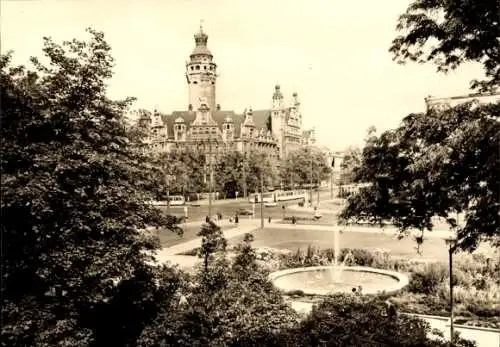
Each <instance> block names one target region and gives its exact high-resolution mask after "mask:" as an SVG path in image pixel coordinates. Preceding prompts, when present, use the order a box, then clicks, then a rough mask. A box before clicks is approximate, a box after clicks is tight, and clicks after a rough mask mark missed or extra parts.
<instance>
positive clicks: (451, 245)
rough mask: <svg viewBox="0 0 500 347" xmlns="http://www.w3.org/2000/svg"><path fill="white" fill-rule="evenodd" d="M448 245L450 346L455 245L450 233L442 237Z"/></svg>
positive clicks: (451, 342)
mask: <svg viewBox="0 0 500 347" xmlns="http://www.w3.org/2000/svg"><path fill="white" fill-rule="evenodd" d="M444 242H445V243H446V245H447V246H448V257H449V268H450V346H453V336H454V325H453V315H454V312H453V305H454V302H453V253H454V252H455V249H456V246H457V238H456V236H455V235H450V236H449V237H447V238H445V239H444Z"/></svg>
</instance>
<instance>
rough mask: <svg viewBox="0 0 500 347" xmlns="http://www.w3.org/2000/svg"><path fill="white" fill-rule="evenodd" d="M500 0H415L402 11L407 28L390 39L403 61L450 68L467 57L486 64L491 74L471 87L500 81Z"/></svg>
mask: <svg viewBox="0 0 500 347" xmlns="http://www.w3.org/2000/svg"><path fill="white" fill-rule="evenodd" d="M499 13H500V2H499V1H498V0H482V1H476V0H414V1H412V3H411V4H410V5H409V6H408V9H407V10H406V13H404V14H403V15H401V16H400V17H399V22H398V25H397V29H398V30H400V31H401V32H402V34H401V35H399V36H397V37H396V38H395V39H394V40H393V42H392V45H391V48H390V51H391V52H392V53H393V54H394V59H396V60H397V61H398V62H400V63H404V62H406V61H416V62H420V63H425V62H432V63H434V64H435V65H437V68H438V71H441V72H447V71H449V70H453V69H455V68H457V67H458V66H459V65H461V64H462V63H466V62H477V63H480V64H481V65H482V66H483V69H484V71H485V75H486V79H485V80H483V81H478V80H474V81H472V83H471V87H472V88H477V89H479V90H480V91H485V90H495V89H497V88H498V87H499V86H500V15H499Z"/></svg>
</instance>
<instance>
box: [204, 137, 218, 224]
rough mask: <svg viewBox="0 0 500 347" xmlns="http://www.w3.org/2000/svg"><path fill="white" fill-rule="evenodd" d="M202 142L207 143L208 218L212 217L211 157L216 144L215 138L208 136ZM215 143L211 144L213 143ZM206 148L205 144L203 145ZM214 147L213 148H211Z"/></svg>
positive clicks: (216, 148) (215, 151)
mask: <svg viewBox="0 0 500 347" xmlns="http://www.w3.org/2000/svg"><path fill="white" fill-rule="evenodd" d="M204 142H205V143H204V144H208V151H206V152H205V153H207V154H208V158H207V159H208V171H209V181H208V218H210V219H211V218H212V195H213V180H214V168H213V157H214V156H215V154H216V153H217V150H218V148H219V147H218V145H217V140H216V139H212V138H208V139H206V140H205V141H204ZM214 142H215V144H214V145H213V143H214ZM204 147H205V148H206V146H204ZM214 148H215V150H213V149H214Z"/></svg>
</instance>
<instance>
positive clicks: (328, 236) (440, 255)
mask: <svg viewBox="0 0 500 347" xmlns="http://www.w3.org/2000/svg"><path fill="white" fill-rule="evenodd" d="M254 236H255V241H254V243H253V246H254V247H257V248H258V247H272V248H278V249H289V250H292V251H294V250H296V249H298V248H300V249H302V250H305V249H307V246H308V245H311V246H314V247H317V248H321V249H324V248H334V238H333V232H331V231H319V230H304V229H300V225H297V226H295V227H292V226H291V227H290V229H277V228H276V229H274V228H265V229H264V230H263V231H255V232H254ZM242 238H243V237H242V236H241V237H237V238H233V239H231V240H229V244H230V245H234V244H237V243H238V242H240V241H241V240H242ZM339 240H340V241H339V243H340V248H363V249H367V250H372V251H373V250H376V249H384V250H387V251H389V252H390V254H391V256H393V257H407V258H425V259H435V260H447V255H448V252H447V248H446V246H445V244H444V241H443V240H442V239H441V238H438V237H429V238H427V239H425V240H424V244H423V245H422V247H421V251H422V255H418V254H417V251H416V248H415V247H416V242H415V241H414V240H413V239H412V238H411V237H408V238H404V239H402V240H398V239H396V238H395V237H394V236H392V235H389V234H384V233H382V231H380V229H377V228H373V232H354V231H351V232H349V231H345V232H343V233H342V234H340V237H339Z"/></svg>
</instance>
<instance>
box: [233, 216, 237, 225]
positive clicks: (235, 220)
mask: <svg viewBox="0 0 500 347" xmlns="http://www.w3.org/2000/svg"><path fill="white" fill-rule="evenodd" d="M234 223H235V224H238V215H236V216H234Z"/></svg>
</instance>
